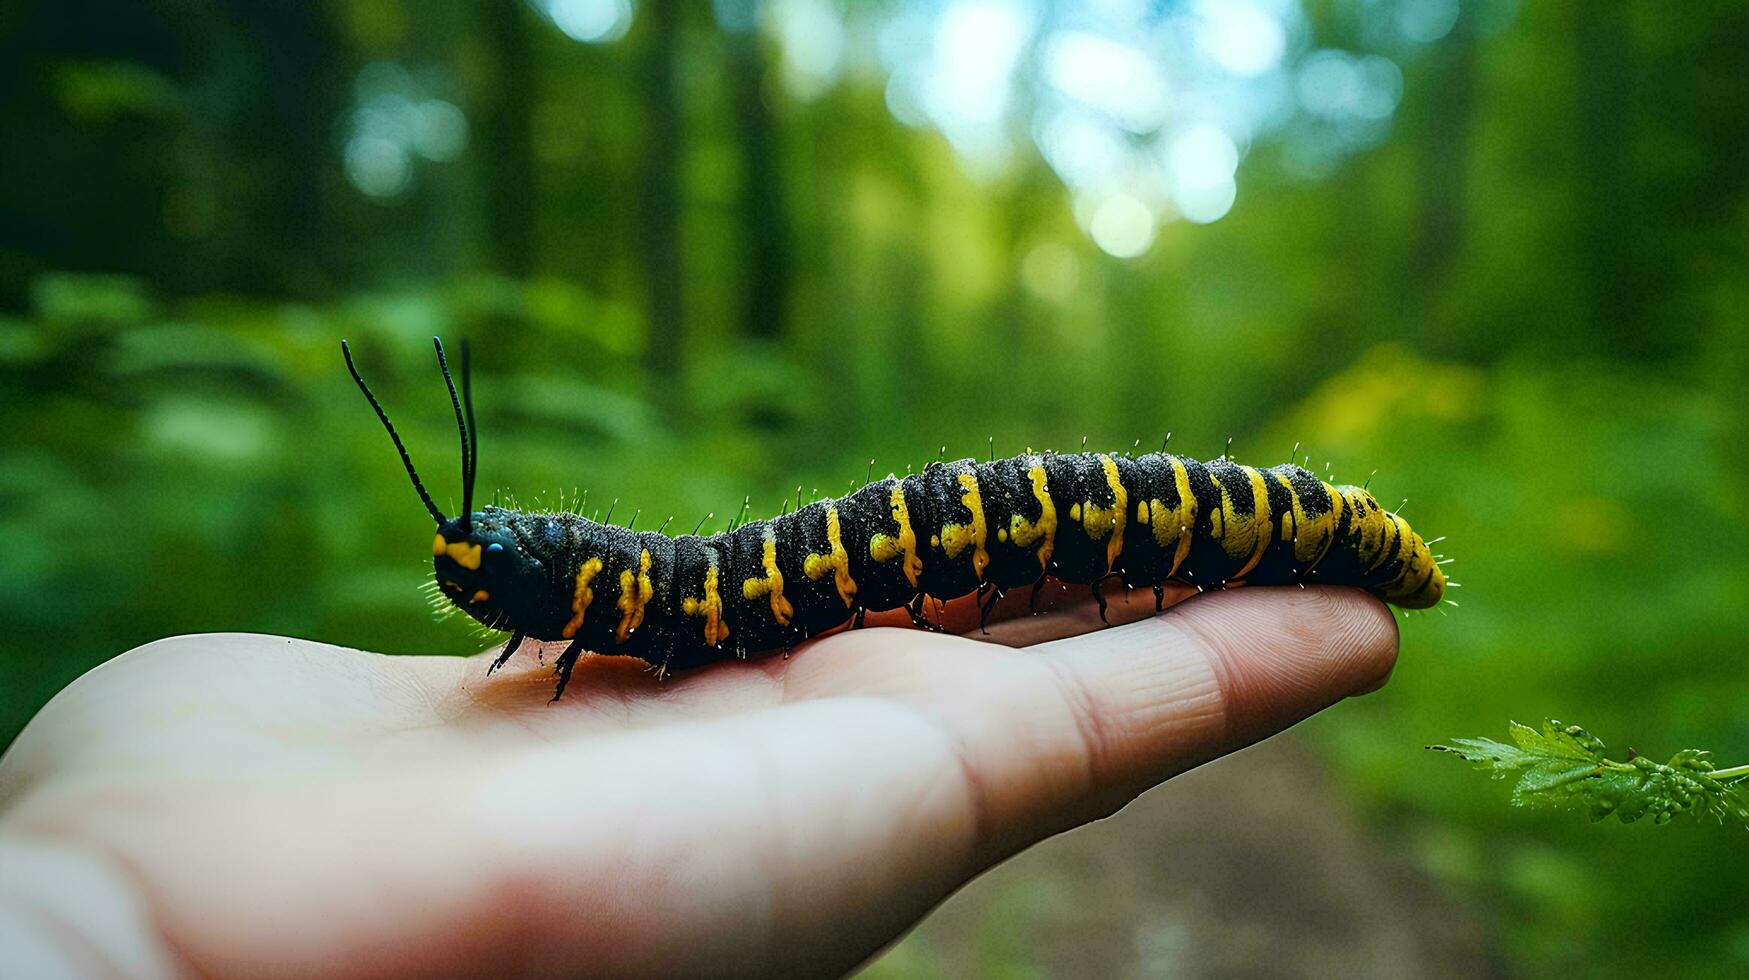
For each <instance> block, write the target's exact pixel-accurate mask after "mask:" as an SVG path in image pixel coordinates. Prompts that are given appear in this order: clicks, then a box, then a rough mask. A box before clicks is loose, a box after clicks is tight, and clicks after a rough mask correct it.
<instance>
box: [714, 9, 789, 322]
mask: <svg viewBox="0 0 1749 980" xmlns="http://www.w3.org/2000/svg"><path fill="white" fill-rule="evenodd" d="M728 44H729V71H730V73H731V75H732V76H733V78H732V82H731V84H733V86H734V95H735V112H736V116H737V119H738V121H739V125H738V126H736V127H735V132H736V134H737V135H738V136H739V137H740V140H741V163H742V174H743V183H742V188H741V207H742V228H743V230H744V232H745V235H746V242H747V252H746V263H747V265H746V272H745V275H746V303H745V305H744V306H743V308H742V310H741V315H742V327H741V332H742V334H743V335H745V336H748V337H758V338H778V337H781V336H782V334H783V331H784V323H785V304H786V301H787V299H788V297H789V280H790V265H789V263H790V231H789V222H788V220H787V217H786V214H785V210H784V202H783V173H782V170H781V167H780V165H779V163H778V160H777V132H776V130H777V127H776V121H775V120H774V119H773V117H772V112H771V107H770V105H768V104H767V103H766V101H765V78H766V72H765V55H764V52H763V50H762V49H761V46H760V43H759V34H758V32H757V31H753V30H748V31H742V32H734V33H730V34H729V40H728Z"/></svg>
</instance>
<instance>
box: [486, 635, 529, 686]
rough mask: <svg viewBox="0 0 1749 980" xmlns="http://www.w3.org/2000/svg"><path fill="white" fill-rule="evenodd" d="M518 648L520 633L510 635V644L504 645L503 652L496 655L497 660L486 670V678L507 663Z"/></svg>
mask: <svg viewBox="0 0 1749 980" xmlns="http://www.w3.org/2000/svg"><path fill="white" fill-rule="evenodd" d="M519 646H522V634H521V633H512V634H510V642H508V643H506V644H504V652H503V653H500V654H499V655H498V659H497V660H494V661H492V666H490V667H487V668H486V676H487V677H491V676H492V674H493V673H495V672H496V671H497V670H498V668H500V667H502V666H504V665H505V664H507V663H509V662H510V658H511V657H512V656H514V655H515V653H516V648H517V647H519Z"/></svg>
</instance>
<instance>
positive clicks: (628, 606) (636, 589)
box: [613, 548, 655, 643]
mask: <svg viewBox="0 0 1749 980" xmlns="http://www.w3.org/2000/svg"><path fill="white" fill-rule="evenodd" d="M654 593H655V586H654V585H653V584H652V583H651V582H650V549H648V548H645V549H644V552H643V554H641V555H639V556H638V570H637V572H636V573H633V572H632V570H631V569H629V568H628V569H626V570H625V571H623V572H620V573H619V612H620V617H619V626H618V627H617V628H615V629H614V631H613V637H614V639H616V640H618V641H619V642H621V643H624V642H625V641H626V638H627V637H629V636H631V635H632V630H635V629H637V628H638V627H639V626H642V625H643V623H644V605H645V603H648V602H649V601H650V596H651V595H653V594H654Z"/></svg>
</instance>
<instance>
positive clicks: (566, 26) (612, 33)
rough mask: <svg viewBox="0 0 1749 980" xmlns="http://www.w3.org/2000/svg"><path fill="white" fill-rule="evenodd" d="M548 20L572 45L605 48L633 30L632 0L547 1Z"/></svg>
mask: <svg viewBox="0 0 1749 980" xmlns="http://www.w3.org/2000/svg"><path fill="white" fill-rule="evenodd" d="M547 16H548V17H551V18H552V19H553V24H554V25H556V26H557V27H558V28H559V30H561V31H564V32H565V36H566V37H569V38H571V39H572V40H573V41H582V42H584V43H586V44H606V43H608V42H611V41H617V40H619V39H620V38H622V37H625V34H626V31H627V30H629V29H630V28H631V26H632V4H631V0H548V3H547Z"/></svg>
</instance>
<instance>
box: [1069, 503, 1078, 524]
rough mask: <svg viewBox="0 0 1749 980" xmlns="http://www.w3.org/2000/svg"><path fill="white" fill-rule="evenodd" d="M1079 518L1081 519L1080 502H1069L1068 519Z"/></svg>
mask: <svg viewBox="0 0 1749 980" xmlns="http://www.w3.org/2000/svg"><path fill="white" fill-rule="evenodd" d="M1080 519H1081V505H1080V504H1070V505H1069V520H1071V521H1078V520H1080Z"/></svg>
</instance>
